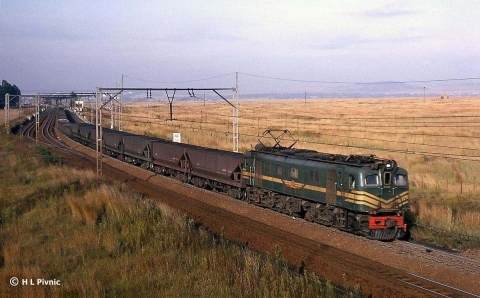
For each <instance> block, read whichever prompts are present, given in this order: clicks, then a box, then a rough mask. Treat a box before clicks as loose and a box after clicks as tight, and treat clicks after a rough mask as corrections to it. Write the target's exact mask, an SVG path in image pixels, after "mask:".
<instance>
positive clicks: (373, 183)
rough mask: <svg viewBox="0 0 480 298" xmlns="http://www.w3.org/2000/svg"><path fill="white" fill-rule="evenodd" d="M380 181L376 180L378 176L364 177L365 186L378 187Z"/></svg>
mask: <svg viewBox="0 0 480 298" xmlns="http://www.w3.org/2000/svg"><path fill="white" fill-rule="evenodd" d="M379 185H380V180H379V179H378V175H368V176H367V177H365V186H379Z"/></svg>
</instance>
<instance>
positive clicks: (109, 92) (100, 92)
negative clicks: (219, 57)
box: [95, 74, 238, 176]
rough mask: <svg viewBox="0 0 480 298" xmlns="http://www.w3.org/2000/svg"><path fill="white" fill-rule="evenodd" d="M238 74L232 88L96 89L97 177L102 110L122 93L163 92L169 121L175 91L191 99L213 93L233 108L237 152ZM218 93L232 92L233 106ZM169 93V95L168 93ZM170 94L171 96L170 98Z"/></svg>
mask: <svg viewBox="0 0 480 298" xmlns="http://www.w3.org/2000/svg"><path fill="white" fill-rule="evenodd" d="M237 86H238V74H237V76H236V86H235V87H233V88H124V87H123V82H122V87H121V88H116V87H115V88H106V87H97V90H96V93H95V94H96V104H95V140H96V142H95V143H96V151H97V153H96V155H97V158H96V159H97V176H102V148H103V144H102V140H103V139H102V108H104V107H105V106H106V105H107V104H109V103H110V104H111V103H112V101H116V100H117V98H118V97H120V98H122V94H123V91H146V92H147V97H151V94H152V91H164V92H165V93H166V94H167V99H168V103H169V105H170V120H173V111H172V109H173V108H172V106H173V100H174V98H175V93H176V92H177V91H187V92H188V93H189V94H190V96H191V97H194V96H195V93H194V92H195V91H213V92H215V93H216V94H217V95H218V96H219V97H220V98H222V99H223V100H224V101H226V102H227V103H228V104H229V105H230V106H232V107H233V118H234V120H233V151H234V152H238V88H237ZM219 91H232V92H233V101H234V102H235V103H236V104H235V105H234V104H232V103H231V102H230V101H228V100H227V99H226V98H225V97H223V96H222V95H221V94H220V93H219ZM169 92H170V93H169ZM170 94H172V95H171V96H170ZM122 105H123V100H120V115H119V121H120V124H119V130H121V127H122V124H121V119H122V118H123V115H122V113H123V107H122Z"/></svg>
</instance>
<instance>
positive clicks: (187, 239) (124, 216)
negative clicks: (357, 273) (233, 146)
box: [0, 132, 352, 297]
mask: <svg viewBox="0 0 480 298" xmlns="http://www.w3.org/2000/svg"><path fill="white" fill-rule="evenodd" d="M0 137H1V139H0V140H1V141H0V142H1V143H2V144H1V145H2V146H0V156H10V155H16V156H19V157H21V158H17V157H15V158H8V159H5V160H6V162H3V163H0V172H1V173H2V179H0V187H1V190H2V191H1V192H0V193H2V195H3V197H2V200H1V201H0V281H1V282H0V297H13V296H17V297H58V296H84V297H100V296H114V297H116V296H128V297H130V296H146V297H147V296H156V297H172V296H175V297H178V296H180V297H183V296H201V297H241V296H248V297H273V296H275V297H294V296H295V297H297V296H302V297H317V296H318V295H321V296H324V297H336V296H337V295H336V294H335V292H334V288H333V287H332V286H331V285H330V284H328V283H327V284H324V283H322V282H321V281H319V280H318V278H317V277H315V276H310V275H309V274H306V275H303V276H298V275H295V274H293V273H292V271H291V270H290V269H289V268H288V267H287V266H285V263H284V262H283V261H282V260H281V259H280V258H279V257H278V256H277V257H273V256H260V255H258V254H255V253H253V252H251V251H249V250H247V249H245V248H242V247H238V246H235V245H231V244H229V243H228V241H226V240H225V239H223V238H222V237H220V238H219V237H213V236H212V235H210V234H208V233H207V232H204V231H198V230H197V228H196V227H195V224H194V222H193V221H191V220H189V219H187V218H185V217H184V216H182V215H180V214H177V213H175V212H173V211H172V210H170V209H169V208H168V207H164V206H160V207H159V206H157V205H156V204H155V203H153V202H152V201H149V200H146V199H144V198H142V197H140V196H139V195H135V194H133V193H130V192H129V191H128V190H126V189H124V187H122V186H120V185H115V184H114V183H113V182H111V181H107V180H99V179H97V178H96V177H95V175H94V174H93V173H92V172H84V171H79V170H75V169H68V168H65V167H58V166H57V167H54V166H44V164H43V163H41V162H40V161H39V159H40V157H36V156H35V154H32V153H31V151H32V150H31V148H30V149H29V148H28V146H24V145H25V143H17V141H16V139H17V138H14V137H12V136H6V135H5V134H4V133H1V132H0ZM20 177H24V178H23V179H19V178H20ZM14 276H15V277H18V278H20V279H27V280H30V279H32V280H33V281H34V282H35V281H36V280H37V279H38V278H43V279H56V280H60V282H61V285H60V286H17V287H13V286H10V285H9V281H10V278H11V277H14ZM343 296H345V297H347V296H348V297H352V295H350V294H349V293H345V294H343Z"/></svg>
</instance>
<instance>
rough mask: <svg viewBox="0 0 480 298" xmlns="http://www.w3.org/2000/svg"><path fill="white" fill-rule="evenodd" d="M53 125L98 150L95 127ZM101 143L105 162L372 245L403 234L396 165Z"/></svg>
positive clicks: (129, 138)
mask: <svg viewBox="0 0 480 298" xmlns="http://www.w3.org/2000/svg"><path fill="white" fill-rule="evenodd" d="M66 113H67V115H68V114H69V112H68V111H66ZM68 118H69V119H70V120H72V118H73V117H72V116H71V115H69V117H68ZM58 123H59V124H60V125H59V126H60V130H61V131H62V133H63V134H65V135H66V136H68V137H70V138H71V139H73V140H75V141H77V142H79V143H81V144H84V145H86V146H89V147H91V148H95V146H96V142H95V126H94V125H91V124H86V123H71V121H65V120H59V122H58ZM102 137H103V140H102V151H103V153H104V154H106V155H108V156H111V157H113V158H117V159H120V160H122V161H124V162H127V163H130V164H133V165H136V166H140V167H143V168H145V169H148V170H150V171H153V172H155V173H158V174H162V175H166V176H171V177H174V178H176V179H179V180H181V181H183V182H185V183H190V184H193V185H195V186H197V187H201V188H208V189H211V190H216V191H220V192H223V193H226V194H228V195H230V196H231V197H233V198H236V199H240V200H244V201H246V202H248V203H252V204H255V205H258V206H262V207H265V208H269V209H272V210H275V211H279V212H282V213H285V214H289V215H292V216H295V217H299V218H304V219H305V220H308V221H312V222H316V223H320V224H323V225H328V226H333V227H336V228H338V229H341V230H345V231H348V232H351V233H355V234H359V235H363V236H366V237H368V238H371V239H376V240H386V241H389V240H394V239H401V238H403V237H405V235H406V232H407V225H406V223H405V221H404V214H405V212H406V210H408V208H409V207H408V173H407V171H406V170H405V169H403V168H401V167H399V166H398V165H397V163H396V162H395V161H394V160H388V159H380V158H377V157H376V156H374V155H366V156H364V155H339V154H327V153H321V152H317V151H313V150H305V149H293V148H291V147H282V146H280V145H279V144H278V143H277V144H276V145H274V146H265V145H263V144H262V143H259V145H257V146H256V147H255V149H254V150H249V151H246V152H245V153H243V154H241V153H234V152H229V151H223V150H217V149H211V148H205V147H200V146H195V145H190V144H181V143H174V142H171V141H168V140H165V139H161V138H154V137H149V136H141V135H136V134H132V133H128V132H121V131H116V130H111V129H107V128H102Z"/></svg>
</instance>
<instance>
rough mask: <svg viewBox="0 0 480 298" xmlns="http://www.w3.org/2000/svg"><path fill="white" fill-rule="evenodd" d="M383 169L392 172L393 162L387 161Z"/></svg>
mask: <svg viewBox="0 0 480 298" xmlns="http://www.w3.org/2000/svg"><path fill="white" fill-rule="evenodd" d="M385 169H386V170H392V169H393V161H391V160H388V161H387V163H386V164H385Z"/></svg>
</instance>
